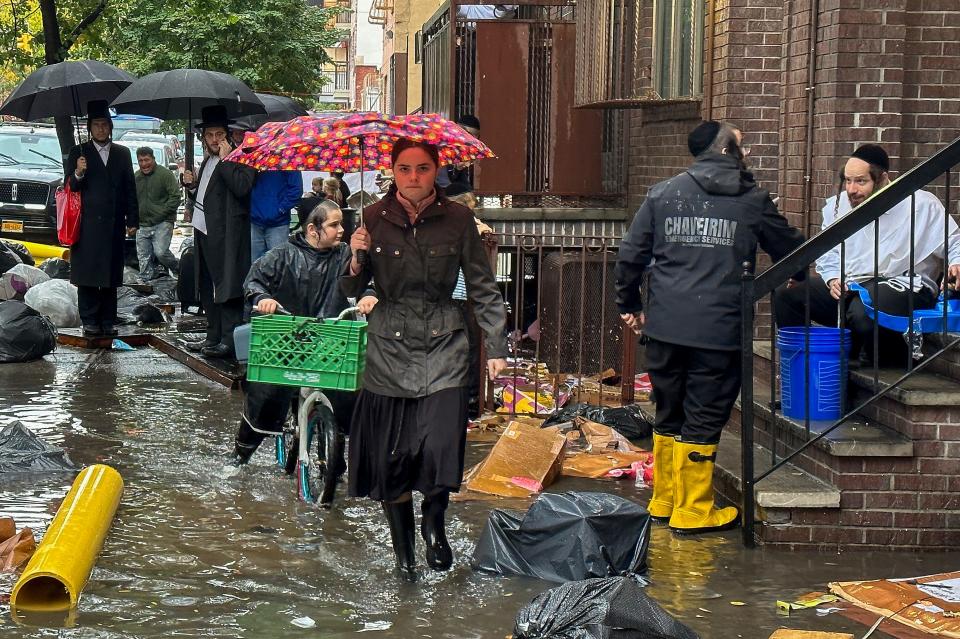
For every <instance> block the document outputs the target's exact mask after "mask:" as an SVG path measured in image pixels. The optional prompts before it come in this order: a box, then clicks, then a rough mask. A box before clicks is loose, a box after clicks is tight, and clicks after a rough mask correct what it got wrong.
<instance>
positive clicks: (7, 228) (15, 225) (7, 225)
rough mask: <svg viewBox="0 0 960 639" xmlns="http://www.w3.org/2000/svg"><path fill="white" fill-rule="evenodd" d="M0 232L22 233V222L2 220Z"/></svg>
mask: <svg viewBox="0 0 960 639" xmlns="http://www.w3.org/2000/svg"><path fill="white" fill-rule="evenodd" d="M0 232H3V233H23V222H20V221H18V220H3V221H2V222H0Z"/></svg>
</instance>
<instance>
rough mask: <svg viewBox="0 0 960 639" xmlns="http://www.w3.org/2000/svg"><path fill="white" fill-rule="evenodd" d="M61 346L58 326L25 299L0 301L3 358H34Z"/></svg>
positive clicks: (7, 360)
mask: <svg viewBox="0 0 960 639" xmlns="http://www.w3.org/2000/svg"><path fill="white" fill-rule="evenodd" d="M56 347H57V327H56V326H54V325H53V323H51V322H50V320H49V319H47V318H46V317H44V316H43V315H41V314H40V313H38V312H37V311H35V310H33V309H32V308H30V307H29V306H27V305H26V304H24V303H23V302H18V301H16V300H7V301H5V302H0V362H30V361H33V360H35V359H40V358H41V357H43V356H44V355H46V354H47V353H51V352H53V350H54V349H55V348H56Z"/></svg>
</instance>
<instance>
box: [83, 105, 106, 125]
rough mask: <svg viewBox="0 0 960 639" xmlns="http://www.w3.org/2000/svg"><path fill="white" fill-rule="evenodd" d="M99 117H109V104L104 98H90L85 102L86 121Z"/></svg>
mask: <svg viewBox="0 0 960 639" xmlns="http://www.w3.org/2000/svg"><path fill="white" fill-rule="evenodd" d="M99 119H107V120H109V119H110V108H109V105H108V103H107V101H106V100H90V101H89V102H87V122H90V121H91V120H99Z"/></svg>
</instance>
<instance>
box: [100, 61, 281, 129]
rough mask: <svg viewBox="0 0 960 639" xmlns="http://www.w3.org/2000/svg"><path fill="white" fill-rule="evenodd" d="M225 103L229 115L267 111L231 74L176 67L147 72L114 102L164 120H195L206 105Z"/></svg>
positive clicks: (120, 108)
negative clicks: (170, 69)
mask: <svg viewBox="0 0 960 639" xmlns="http://www.w3.org/2000/svg"><path fill="white" fill-rule="evenodd" d="M218 104H219V105H221V106H223V107H224V108H225V109H226V110H227V116H228V117H230V118H236V117H240V116H245V115H256V114H265V113H266V109H265V108H264V106H263V103H262V102H260V99H259V98H257V96H256V95H254V93H253V91H251V90H250V87H248V86H247V85H245V84H244V83H243V82H241V81H240V80H238V79H237V78H235V77H233V76H232V75H229V74H227V73H219V72H217V71H206V70H204V69H174V70H172V71H160V72H158V73H151V74H150V75H146V76H144V77H142V78H140V79H139V80H137V81H136V82H134V83H133V84H131V85H130V86H129V87H127V88H126V90H124V92H123V93H121V94H120V95H119V96H117V98H116V99H115V100H114V101H113V103H112V104H111V105H110V106H112V107H113V108H115V109H116V110H117V111H118V112H119V113H134V114H139V115H150V116H153V117H155V118H160V119H163V120H195V119H197V118H199V117H200V112H201V111H202V110H203V108H204V107H208V106H214V105H218Z"/></svg>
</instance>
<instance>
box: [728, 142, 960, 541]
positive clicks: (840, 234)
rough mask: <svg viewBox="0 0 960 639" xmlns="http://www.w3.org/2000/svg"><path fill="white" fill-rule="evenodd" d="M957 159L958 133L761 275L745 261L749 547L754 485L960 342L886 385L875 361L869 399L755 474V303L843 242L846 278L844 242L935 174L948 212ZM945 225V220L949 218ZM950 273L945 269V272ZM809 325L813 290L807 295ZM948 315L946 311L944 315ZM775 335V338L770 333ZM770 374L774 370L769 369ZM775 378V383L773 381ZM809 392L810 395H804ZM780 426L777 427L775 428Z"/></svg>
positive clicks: (743, 399) (743, 400)
mask: <svg viewBox="0 0 960 639" xmlns="http://www.w3.org/2000/svg"><path fill="white" fill-rule="evenodd" d="M958 164H960V138H957V139H956V140H954V141H953V142H951V143H950V144H949V145H947V146H946V147H944V148H943V149H942V150H940V151H939V152H937V153H936V154H934V155H933V156H931V157H930V158H928V159H927V160H925V161H923V162H921V163H920V164H919V165H917V166H916V167H914V168H913V169H911V170H909V171H907V172H906V173H904V174H903V175H901V176H900V177H899V178H898V179H897V180H895V181H893V182H891V183H890V184H889V185H887V186H886V187H885V188H883V189H881V190H879V191H877V192H875V193H874V194H873V195H872V196H871V197H869V198H868V199H867V200H866V201H865V202H863V203H862V204H861V205H860V206H858V207H856V208H855V209H853V210H852V211H851V212H850V213H848V214H847V215H845V216H843V217H841V218H839V219H837V220H836V221H834V223H833V224H831V225H830V226H828V227H826V228H824V229H823V230H822V231H821V232H820V233H819V234H818V235H816V236H814V237H812V238H810V239H809V240H807V241H806V242H804V243H803V244H801V245H800V246H799V247H798V248H796V249H795V250H794V251H793V252H791V253H790V254H789V255H787V256H786V257H784V258H782V259H781V260H779V261H778V262H776V263H775V264H773V265H772V266H770V267H769V268H768V269H766V270H765V271H764V272H763V273H761V274H760V275H754V272H753V264H751V263H749V262H745V263H744V264H743V274H742V277H741V317H742V325H741V348H742V351H741V353H742V358H743V359H742V373H743V376H742V379H743V382H744V384H743V387H742V390H741V395H740V405H741V419H740V429H741V433H740V435H741V454H742V459H741V464H742V487H743V543H744V545H745V546H747V547H753V546H754V545H755V539H754V530H753V528H754V523H755V508H756V503H755V494H754V489H755V485H756V483H757V482H759V481H761V480H763V479H764V478H766V477H768V476H769V475H770V474H772V473H773V472H775V471H776V470H777V469H779V468H782V467H783V466H784V465H786V464H787V463H789V462H790V461H791V460H793V459H794V458H795V457H797V456H798V455H800V454H801V453H803V452H804V451H805V450H807V449H808V448H810V447H811V446H813V445H814V444H816V442H817V441H819V440H820V439H822V438H824V437H826V436H827V435H828V434H829V433H831V432H833V431H834V430H835V429H836V428H838V427H839V426H840V425H842V424H843V423H845V422H846V421H847V420H849V419H850V418H851V417H853V416H854V415H856V414H857V413H858V412H859V411H861V410H863V409H864V408H866V407H868V406H870V405H871V404H873V403H874V402H876V401H877V400H878V399H880V398H881V397H884V396H885V395H887V394H888V393H890V392H891V391H892V390H893V389H895V388H897V387H898V386H900V385H901V384H902V383H903V382H905V381H906V380H908V379H909V378H911V377H912V376H913V375H915V374H916V373H917V372H919V371H921V370H923V369H924V368H926V367H927V365H929V364H930V363H931V362H932V361H934V360H936V359H937V358H938V357H940V356H941V355H942V354H943V353H945V352H947V351H948V350H950V349H952V348H954V347H955V346H957V345H958V344H960V337H958V336H955V335H952V336H951V337H952V338H953V339H951V341H949V342H948V343H947V344H946V346H943V347H942V348H940V349H939V350H938V351H936V352H935V353H933V354H932V355H928V356H927V358H926V361H924V362H922V363H921V364H919V365H916V366H914V365H913V362H912V361H910V362H909V364H908V367H907V372H906V373H904V374H903V375H901V376H900V377H898V378H897V379H896V380H895V381H893V382H892V383H890V384H886V385H885V386H884V387H882V388H881V387H880V385H879V380H878V379H877V378H876V374H877V373H876V366H875V367H874V376H875V379H874V384H875V385H874V387H873V390H874V391H875V392H874V393H873V394H872V395H871V396H870V397H869V398H868V399H866V400H864V401H862V402H861V403H860V404H859V405H858V406H857V407H856V408H854V409H852V410H848V411H845V412H843V414H842V415H841V417H840V418H839V419H838V420H836V421H835V422H834V423H833V424H831V425H830V426H829V427H828V428H827V429H825V430H823V431H822V432H819V433H818V434H817V436H816V437H813V438H809V421H808V424H807V428H808V440H807V441H806V442H805V443H804V444H802V445H801V446H799V447H797V448H796V449H795V450H793V451H792V452H790V453H789V454H787V455H785V456H784V457H783V458H781V459H779V460H778V459H776V455H775V456H774V460H773V463H772V465H771V467H770V468H769V469H767V470H766V471H764V472H763V473H761V474H760V475H759V476H755V472H754V463H753V452H754V451H753V449H754V410H755V404H754V380H753V344H754V340H755V337H754V312H755V311H754V305H755V303H756V302H758V301H759V300H761V299H762V298H764V297H765V296H767V295H769V294H770V293H772V292H773V291H774V289H775V288H777V287H778V286H779V285H781V284H782V283H783V282H785V281H786V280H787V279H789V278H790V277H791V276H793V275H794V274H795V273H797V272H800V271H805V270H806V269H807V267H808V266H809V265H810V264H812V263H813V262H815V261H816V260H817V259H818V258H820V257H821V256H823V255H825V254H826V253H828V252H829V251H830V250H832V249H833V248H834V247H836V246H841V279H842V278H843V271H842V269H843V264H844V262H843V257H842V254H843V243H844V242H845V241H846V240H847V239H849V238H850V237H851V236H853V235H854V234H855V233H856V232H858V231H859V230H861V229H862V228H864V227H866V226H867V225H869V224H871V223H873V222H876V221H877V220H878V219H879V218H880V217H881V216H882V215H884V214H885V213H886V212H888V211H889V210H891V209H892V208H894V207H895V206H897V205H898V204H899V203H900V202H902V201H904V200H906V199H908V198H912V196H913V194H914V193H915V192H916V191H918V190H920V189H922V188H924V187H926V186H927V185H929V184H931V183H932V182H933V181H934V180H935V179H937V178H939V177H940V176H942V175H946V176H947V178H946V189H947V193H946V201H947V207H946V209H947V210H946V215H947V216H948V217H949V215H950V211H949V208H950V192H949V191H950V179H949V176H950V171H951V170H952V169H954V167H956V166H957V165H958ZM914 206H915V203H914V200H912V201H911V217H912V216H913V215H915V212H914V210H913V207H914ZM945 224H946V221H945ZM877 228H879V225H878V227H877ZM910 240H911V251H910V258H911V259H910V262H911V268H910V279H911V281H912V279H913V274H914V255H913V241H914V235H913V223H912V222H911V231H910ZM946 242H947V231H946V228H945V229H944V243H945V244H946ZM874 252H875V259H874V262H875V265H874V270H875V271H876V270H877V264H876V258H877V255H876V250H875V251H874ZM944 254H945V256H946V255H947V247H946V245H945V246H944ZM944 277H946V273H944ZM807 307H808V308H807V314H808V315H807V324H809V294H808V299H807ZM909 307H910V313H909V315H910V316H912V315H913V302H912V299H911V302H910V304H909ZM944 313H946V310H944ZM944 317H945V316H944ZM771 319H772V318H771ZM841 325H842V316H841ZM944 325H945V326H946V320H944ZM877 335H878V333H877V331H876V330H874V343H875V352H876V340H877ZM910 337H911V340H910V342H911V343H912V337H913V325H912V323H911V324H910ZM944 337H945V338H946V328H944ZM771 339H772V338H771ZM771 374H772V373H771ZM772 383H773V382H771V384H772ZM804 396H806V395H804ZM773 400H774V396H773V395H771V406H772V402H773ZM776 419H777V418H776V413H775V412H774V421H775V422H776ZM774 430H776V429H774ZM773 437H774V451H776V443H777V442H776V436H775V435H773Z"/></svg>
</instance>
